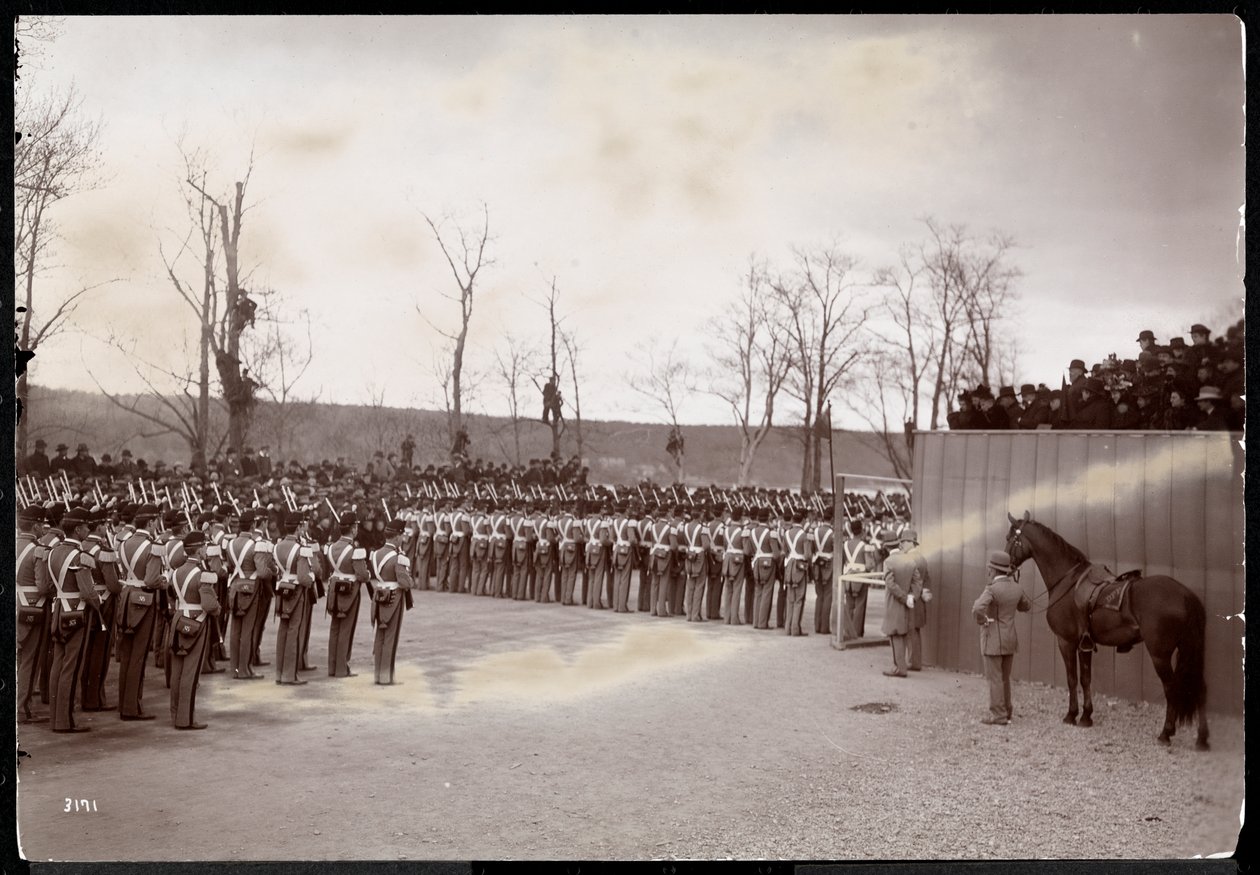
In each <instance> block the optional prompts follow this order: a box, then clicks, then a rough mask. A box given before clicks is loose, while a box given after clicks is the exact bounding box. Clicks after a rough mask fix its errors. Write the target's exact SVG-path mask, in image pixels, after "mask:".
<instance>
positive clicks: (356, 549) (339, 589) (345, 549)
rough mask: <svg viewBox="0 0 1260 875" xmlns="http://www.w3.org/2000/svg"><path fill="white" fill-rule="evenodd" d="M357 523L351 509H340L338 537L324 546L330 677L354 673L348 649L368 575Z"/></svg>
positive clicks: (365, 550) (364, 549) (351, 675)
mask: <svg viewBox="0 0 1260 875" xmlns="http://www.w3.org/2000/svg"><path fill="white" fill-rule="evenodd" d="M358 523H359V520H358V517H357V516H355V514H354V511H351V510H344V511H342V512H341V519H340V521H339V522H338V523H337V527H338V537H337V539H336V540H335V541H333V542H332V543H331V544H329V545H328V547H327V556H328V565H329V568H331V569H332V572H331V574H330V576H329V586H328V601H327V603H326V607H327V609H328V613H329V614H330V615H331V616H332V624H331V626H330V627H329V630H328V676H329V677H333V678H344V677H354V676H355V675H354V673H353V672H351V671H350V651H351V649H352V648H353V646H354V629H355V626H356V624H357V623H358V621H359V602H360V600H361V597H362V592H363V586H362V585H363V584H365V583H367V582H368V580H369V579H370V575H369V574H368V567H367V549H366V548H365V547H364V546H363V545H362V544H360V543H358V542H357V541H356V540H355V538H354V534H355V529H356V528H357V526H358Z"/></svg>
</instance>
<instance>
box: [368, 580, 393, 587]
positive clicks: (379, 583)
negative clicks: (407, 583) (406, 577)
mask: <svg viewBox="0 0 1260 875" xmlns="http://www.w3.org/2000/svg"><path fill="white" fill-rule="evenodd" d="M372 584H373V585H374V586H375V587H376V588H377V589H398V584H397V583H395V582H394V581H392V580H374V581H372Z"/></svg>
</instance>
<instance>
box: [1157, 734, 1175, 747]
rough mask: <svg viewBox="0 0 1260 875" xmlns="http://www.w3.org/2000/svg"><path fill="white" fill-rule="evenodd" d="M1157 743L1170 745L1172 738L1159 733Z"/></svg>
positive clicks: (1165, 745)
mask: <svg viewBox="0 0 1260 875" xmlns="http://www.w3.org/2000/svg"><path fill="white" fill-rule="evenodd" d="M1159 743H1160V744H1162V745H1164V747H1170V746H1171V745H1172V739H1170V738H1169V737H1168V736H1167V735H1161V736H1160V737H1159Z"/></svg>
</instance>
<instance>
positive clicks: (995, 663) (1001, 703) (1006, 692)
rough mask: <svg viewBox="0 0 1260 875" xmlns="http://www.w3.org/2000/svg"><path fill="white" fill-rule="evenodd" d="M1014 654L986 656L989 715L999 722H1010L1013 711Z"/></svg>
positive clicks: (985, 670) (985, 672) (985, 675)
mask: <svg viewBox="0 0 1260 875" xmlns="http://www.w3.org/2000/svg"><path fill="white" fill-rule="evenodd" d="M1014 661H1015V657H1014V654H1010V653H1008V654H1005V655H1004V656H985V658H984V677H985V680H987V681H988V682H989V713H990V714H991V715H993V717H995V718H997V719H998V720H1010V719H1011V717H1012V715H1013V712H1012V710H1011V665H1012V663H1014Z"/></svg>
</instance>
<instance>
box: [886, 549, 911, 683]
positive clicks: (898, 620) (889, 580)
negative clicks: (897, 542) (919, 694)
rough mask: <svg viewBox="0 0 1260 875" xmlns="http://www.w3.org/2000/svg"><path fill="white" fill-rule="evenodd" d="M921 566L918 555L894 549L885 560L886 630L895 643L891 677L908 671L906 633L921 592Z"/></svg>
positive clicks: (888, 673)
mask: <svg viewBox="0 0 1260 875" xmlns="http://www.w3.org/2000/svg"><path fill="white" fill-rule="evenodd" d="M919 589H920V580H919V569H918V567H917V566H916V565H915V564H914V558H913V557H911V556H907V555H905V554H904V553H901V552H898V551H896V550H894V551H893V552H892V553H890V554H889V556H888V558H887V559H885V560H884V624H883V632H884V634H885V635H887V636H888V640H889V642H890V643H891V644H892V657H893V667H892V669H891V670H886V671H885V672H884V674H885V675H887V676H888V677H895V678H904V677H907V674H906V637H907V636H908V635H909V634H910V612H911V611H913V610H914V603H915V601H917V599H918V596H919Z"/></svg>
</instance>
